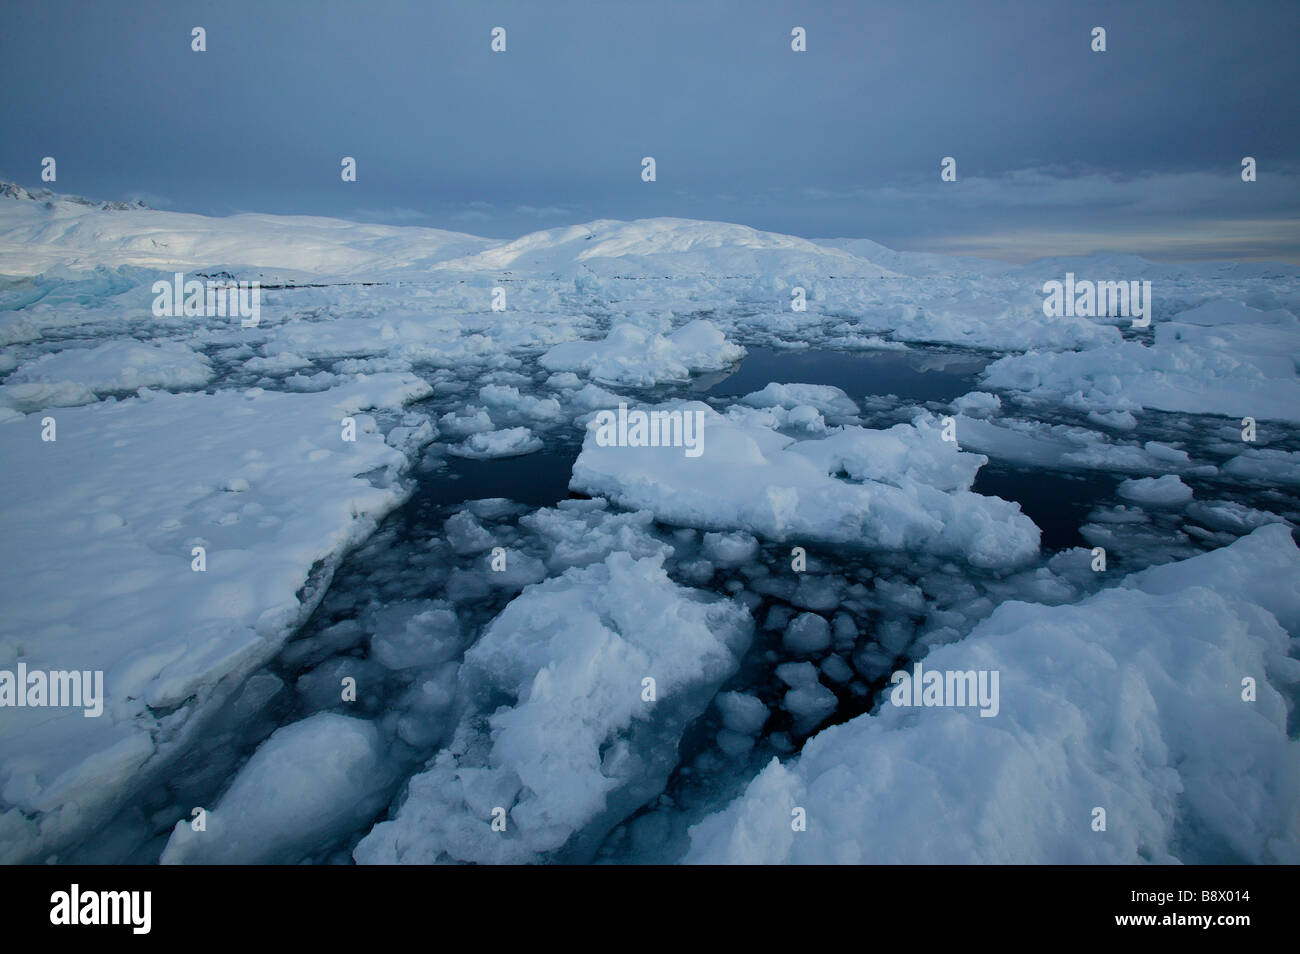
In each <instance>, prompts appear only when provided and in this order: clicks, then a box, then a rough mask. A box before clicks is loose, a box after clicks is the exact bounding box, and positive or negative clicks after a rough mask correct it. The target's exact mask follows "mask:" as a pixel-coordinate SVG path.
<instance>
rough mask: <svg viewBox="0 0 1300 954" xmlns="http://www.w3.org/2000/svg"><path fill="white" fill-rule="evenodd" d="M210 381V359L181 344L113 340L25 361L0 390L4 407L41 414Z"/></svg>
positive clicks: (1, 402) (179, 388)
mask: <svg viewBox="0 0 1300 954" xmlns="http://www.w3.org/2000/svg"><path fill="white" fill-rule="evenodd" d="M211 378H212V365H211V364H210V363H209V361H208V359H207V358H206V357H205V356H203V355H201V354H198V353H197V352H195V351H194V350H192V349H191V348H190V347H188V346H187V345H185V344H184V343H182V342H178V341H163V342H159V343H158V344H153V345H147V344H141V343H139V342H135V341H109V342H105V343H104V344H100V345H95V346H93V347H90V348H69V349H67V350H65V351H56V352H53V353H51V354H45V355H41V356H40V357H39V358H36V359H35V360H33V361H28V362H25V363H24V364H22V365H21V366H20V367H19V368H18V370H16V371H15V372H14V373H13V374H12V375H10V376H9V377H8V378H7V379H6V380H5V383H4V385H3V386H2V387H0V404H4V405H6V406H8V407H11V408H14V409H15V410H19V411H37V410H40V409H42V408H47V407H67V406H71V405H77V404H90V403H92V402H93V401H95V400H97V395H102V394H112V393H115V392H116V393H120V392H130V391H135V390H138V389H139V388H154V387H158V388H168V389H177V390H181V389H190V388H199V387H202V386H203V385H205V384H207V383H208V381H209V380H210V379H211Z"/></svg>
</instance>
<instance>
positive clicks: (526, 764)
mask: <svg viewBox="0 0 1300 954" xmlns="http://www.w3.org/2000/svg"><path fill="white" fill-rule="evenodd" d="M662 560H663V557H662V555H659V556H656V557H646V558H642V559H633V558H632V557H630V556H628V555H627V554H625V553H614V554H611V555H610V556H609V557H607V558H606V559H605V560H603V561H602V562H600V563H596V564H593V565H591V566H588V567H585V568H581V569H577V568H575V569H571V570H568V571H566V572H565V573H563V574H562V575H561V576H559V577H557V578H553V579H550V580H547V581H546V582H544V583H541V584H538V585H535V586H530V587H528V588H527V589H525V590H524V592H523V593H522V594H521V595H520V596H519V597H517V598H516V599H515V600H514V601H513V602H511V603H510V605H509V606H507V607H506V609H505V610H504V611H503V612H502V613H501V614H500V615H499V616H498V617H497V618H496V619H495V620H494V621H493V622H492V624H491V625H490V626H489V627H488V629H487V631H486V632H485V633H484V634H483V636H482V638H481V639H480V640H479V641H478V642H477V643H476V644H475V645H474V646H473V648H472V649H470V651H469V652H467V653H466V654H465V663H464V665H463V666H462V668H461V671H460V684H461V687H462V690H463V692H464V693H466V695H467V696H468V697H469V698H470V699H471V700H472V701H473V702H474V703H475V704H476V705H477V706H478V707H482V709H481V714H473V713H471V714H469V715H467V717H466V718H465V720H464V721H462V722H461V724H460V727H459V728H458V730H457V732H456V737H455V739H454V740H453V742H452V744H451V745H450V747H448V748H447V749H444V750H443V751H442V752H441V753H440V754H439V755H438V756H437V758H436V759H435V760H434V761H433V763H432V764H431V765H429V767H428V768H427V769H426V770H425V771H424V772H423V773H421V774H419V775H416V776H415V777H414V778H412V779H411V781H410V786H409V791H408V792H407V795H406V798H405V801H404V802H403V803H402V805H401V808H400V809H399V810H398V812H397V815H396V817H395V818H394V819H393V820H392V821H387V822H381V823H380V824H378V825H376V826H375V828H374V829H373V830H372V831H371V832H370V834H369V835H367V836H366V837H365V838H364V839H363V840H362V842H361V843H360V844H359V845H358V846H357V848H356V851H355V853H354V854H355V857H356V859H357V861H359V862H362V863H372V864H373V863H389V864H391V863H397V862H402V863H415V864H420V863H429V862H435V861H445V860H455V861H473V862H480V863H484V862H498V863H500V862H510V863H521V862H531V861H541V860H544V859H546V858H554V857H568V858H573V859H576V860H584V859H586V858H588V857H589V856H590V854H591V852H592V851H594V849H595V847H596V845H597V844H598V842H599V839H600V837H602V836H603V834H604V833H605V832H607V831H608V830H609V829H610V828H612V827H613V826H614V825H615V824H617V822H619V821H621V820H622V818H623V817H625V816H626V815H627V814H629V813H630V812H631V811H633V810H634V809H635V808H637V807H638V806H639V805H640V804H642V803H643V802H644V801H645V800H646V799H648V798H650V797H653V796H654V795H655V794H657V792H658V791H659V790H660V789H661V788H662V786H663V784H664V782H665V781H666V779H667V777H668V772H669V771H670V770H671V768H672V766H673V764H674V762H675V760H676V745H677V739H678V737H679V736H680V734H681V732H682V730H683V729H684V728H685V727H686V725H687V723H688V722H689V721H690V720H692V719H693V718H694V717H695V716H696V715H698V714H699V713H700V712H701V711H703V710H704V708H705V707H706V706H707V705H708V702H709V699H710V698H711V697H712V695H713V693H714V691H715V690H716V689H717V687H718V685H719V683H721V682H722V680H723V679H725V678H726V677H727V676H729V675H730V674H731V673H732V672H734V671H735V669H736V666H737V664H738V656H739V654H740V653H741V652H742V651H743V649H744V648H745V646H746V645H747V643H748V639H749V631H750V623H749V614H748V612H747V611H746V610H745V609H744V608H743V607H742V606H740V605H739V604H736V603H732V602H724V601H718V600H716V598H706V597H704V596H703V595H701V594H694V593H692V592H691V591H690V590H687V589H684V588H682V587H679V586H677V585H676V584H674V583H672V582H671V581H670V580H669V579H668V577H667V575H666V574H665V573H664V571H663V568H662ZM647 678H649V679H653V680H654V696H653V698H654V700H655V701H647V696H646V685H645V683H644V680H645V679H647ZM495 808H500V809H503V810H504V815H498V817H501V818H503V819H504V820H505V826H506V827H505V830H503V831H502V830H496V831H494V830H493V828H492V823H493V810H494V809H495Z"/></svg>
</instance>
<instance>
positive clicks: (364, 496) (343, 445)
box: [0, 375, 429, 861]
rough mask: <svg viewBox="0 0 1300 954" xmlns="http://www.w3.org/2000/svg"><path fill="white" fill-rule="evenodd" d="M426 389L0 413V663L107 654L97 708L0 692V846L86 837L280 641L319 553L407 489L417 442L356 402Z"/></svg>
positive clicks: (350, 388)
mask: <svg viewBox="0 0 1300 954" xmlns="http://www.w3.org/2000/svg"><path fill="white" fill-rule="evenodd" d="M428 391H429V386H428V384H426V383H425V382H424V381H422V380H420V379H418V378H415V377H412V376H409V375H380V376H376V377H373V378H369V379H358V380H356V381H354V382H351V383H349V384H346V385H343V386H341V387H338V388H334V389H331V390H329V391H324V392H319V393H315V394H303V395H291V394H276V393H271V392H263V391H261V390H260V389H254V390H253V391H250V392H248V393H246V394H245V393H239V392H235V391H223V392H219V393H216V394H166V393H157V392H146V393H145V395H144V396H143V397H140V398H132V399H129V400H125V401H118V402H113V401H109V402H101V403H98V404H93V405H89V406H86V407H78V408H67V409H60V410H58V411H55V412H47V413H48V414H50V415H51V416H53V417H54V418H55V425H56V431H55V436H56V440H55V441H53V442H45V441H42V439H41V434H42V430H43V425H42V423H41V419H42V416H43V415H41V414H32V415H27V416H25V417H20V418H17V419H11V420H9V421H6V422H4V423H0V457H2V458H3V459H4V461H5V465H4V470H3V476H2V477H0V483H2V485H3V490H4V497H5V507H4V509H3V512H2V513H0V560H3V563H4V565H5V568H6V569H5V573H4V574H3V577H2V578H0V599H2V600H3V601H4V603H5V605H6V607H8V609H7V611H6V613H5V615H4V618H3V620H0V667H4V668H7V669H12V668H13V667H14V666H15V665H16V664H17V663H18V662H25V663H26V665H27V666H28V668H29V669H78V670H103V671H104V674H105V675H104V688H105V695H106V702H105V708H104V713H103V715H102V716H101V717H99V718H84V717H83V716H82V712H81V710H80V709H56V708H23V709H19V708H4V709H0V806H2V807H0V857H2V858H4V859H5V860H9V861H16V860H36V859H39V858H42V857H45V856H48V855H50V854H52V853H57V852H58V851H59V849H60V848H61V847H63V846H66V845H68V844H69V843H72V842H75V841H76V840H77V839H79V838H81V837H84V836H85V835H86V834H87V833H88V832H89V831H90V830H91V829H92V828H93V826H94V825H96V824H97V823H99V822H102V821H103V820H104V819H105V818H106V817H107V816H108V815H110V814H111V813H112V812H113V811H114V810H115V809H116V808H119V807H121V805H122V803H123V801H124V800H125V799H127V798H129V797H130V795H131V793H132V791H133V790H135V788H136V787H137V786H139V785H141V784H145V783H146V781H147V780H148V779H149V778H151V777H153V773H154V770H155V769H158V768H159V766H160V764H161V763H163V762H164V761H165V760H166V758H167V757H168V755H170V754H174V753H175V752H176V751H177V750H178V749H179V748H181V747H183V745H184V740H185V739H186V738H187V737H189V736H190V735H191V734H192V733H193V732H194V731H195V730H196V729H198V728H199V727H200V726H201V724H202V721H203V716H204V715H205V714H206V713H208V712H210V711H211V710H212V709H213V708H214V707H215V706H216V705H217V703H218V702H219V701H220V700H221V699H223V698H224V697H225V696H227V695H228V694H229V693H230V692H231V691H233V690H234V689H235V688H237V687H238V685H239V684H240V682H241V680H242V679H244V678H245V677H246V676H247V675H248V674H249V673H251V672H253V671H254V670H255V669H257V668H258V667H259V666H261V665H263V664H264V663H265V662H266V661H267V660H269V659H270V658H271V657H272V656H273V655H274V654H275V652H276V650H277V649H278V648H279V646H280V644H281V643H282V642H283V641H284V639H285V638H287V636H288V635H289V634H290V632H291V631H292V628H293V627H294V626H295V625H297V623H299V622H300V621H301V619H302V618H303V615H304V611H305V607H304V604H303V602H302V599H300V595H299V591H300V590H302V589H303V588H304V586H305V585H306V584H308V582H309V575H310V574H311V573H312V571H313V568H317V570H318V572H319V571H320V570H321V569H329V568H330V564H331V561H334V560H337V558H338V557H339V556H340V555H341V553H342V552H343V551H344V550H346V549H347V548H348V547H349V546H351V545H353V544H355V543H357V542H358V541H360V540H362V539H364V538H365V537H366V536H367V535H368V534H369V533H370V532H371V531H372V530H373V528H374V526H375V524H376V522H377V521H378V520H379V519H380V518H381V517H382V516H383V515H384V514H386V513H388V512H389V511H390V510H391V509H392V508H393V507H395V506H396V505H397V504H398V503H400V502H401V500H402V499H403V497H404V492H403V490H402V488H401V487H400V485H399V484H398V481H397V479H396V478H397V475H398V474H399V473H400V472H402V471H403V470H405V468H406V466H407V457H406V456H405V455H404V454H403V453H401V452H399V451H398V450H396V449H394V448H393V447H390V446H388V445H387V444H386V443H385V441H384V437H383V435H382V434H380V433H378V432H377V431H376V430H375V429H374V426H373V419H372V418H370V417H369V416H368V415H365V414H361V413H359V412H360V411H362V410H364V409H370V408H384V407H400V406H401V405H402V404H404V403H406V402H408V401H411V400H414V399H416V398H419V397H421V396H423V395H425V394H427V393H428ZM345 416H353V417H354V418H355V421H356V440H355V441H352V442H349V441H345V440H343V427H342V419H343V418H344V417H345ZM359 475H370V476H369V477H368V478H363V477H361V476H359ZM196 546H201V547H204V548H205V551H206V552H205V554H204V560H205V563H206V569H205V570H204V571H203V572H197V571H195V570H194V569H193V566H194V565H195V562H194V561H195V560H196V559H197V557H196V556H195V554H194V552H193V548H194V547H196ZM323 582H325V580H324V579H317V580H315V582H314V585H315V588H316V589H317V590H318V589H319V587H320V585H321V584H322V583H323ZM309 589H310V588H309ZM317 595H318V594H317ZM306 608H309V607H306Z"/></svg>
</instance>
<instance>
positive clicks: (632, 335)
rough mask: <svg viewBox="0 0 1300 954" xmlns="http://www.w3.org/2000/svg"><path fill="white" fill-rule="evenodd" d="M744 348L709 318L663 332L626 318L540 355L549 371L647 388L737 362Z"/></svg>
mask: <svg viewBox="0 0 1300 954" xmlns="http://www.w3.org/2000/svg"><path fill="white" fill-rule="evenodd" d="M744 355H745V349H744V348H741V347H740V346H738V345H734V344H732V343H730V342H729V341H727V339H726V336H725V335H724V334H723V333H722V332H721V331H719V330H718V329H717V328H716V327H715V326H714V325H713V324H712V323H710V322H708V321H704V320H702V319H700V320H696V321H692V322H689V323H687V324H685V325H683V326H682V327H681V328H679V329H677V330H676V331H674V332H673V333H672V334H670V335H667V336H664V335H661V334H657V333H654V332H652V331H649V330H647V329H645V328H642V327H640V326H638V325H634V324H632V323H630V322H620V323H618V324H616V325H614V326H613V327H612V328H611V329H610V331H609V334H608V335H607V336H606V337H605V339H604V340H603V341H570V342H565V343H564V344H558V345H556V346H555V347H554V348H552V349H551V350H550V351H547V352H546V354H544V355H542V358H541V363H542V367H544V368H547V369H549V370H551V371H580V372H582V373H584V374H586V375H588V376H589V377H590V378H592V380H594V381H599V382H601V383H603V384H622V385H628V386H634V387H648V386H650V385H652V384H656V383H658V382H660V381H684V380H686V379H687V378H689V377H690V376H691V374H692V373H693V372H696V371H714V370H718V369H719V368H725V367H726V366H727V365H729V364H732V363H734V362H736V361H739V360H740V359H741V358H742V357H744Z"/></svg>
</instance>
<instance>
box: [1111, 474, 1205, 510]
mask: <svg viewBox="0 0 1300 954" xmlns="http://www.w3.org/2000/svg"><path fill="white" fill-rule="evenodd" d="M1119 495H1120V496H1121V497H1123V498H1124V499H1125V500H1132V501H1133V502H1135V503H1140V504H1143V505H1145V506H1150V507H1175V506H1179V505H1181V504H1185V503H1187V502H1188V501H1189V500H1191V499H1192V488H1191V487H1188V486H1187V485H1186V484H1185V483H1183V482H1182V481H1181V480H1179V479H1178V477H1177V476H1176V475H1174V474H1166V475H1165V476H1163V477H1142V478H1140V479H1138V480H1125V481H1123V482H1122V483H1121V484H1120V485H1119Z"/></svg>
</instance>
